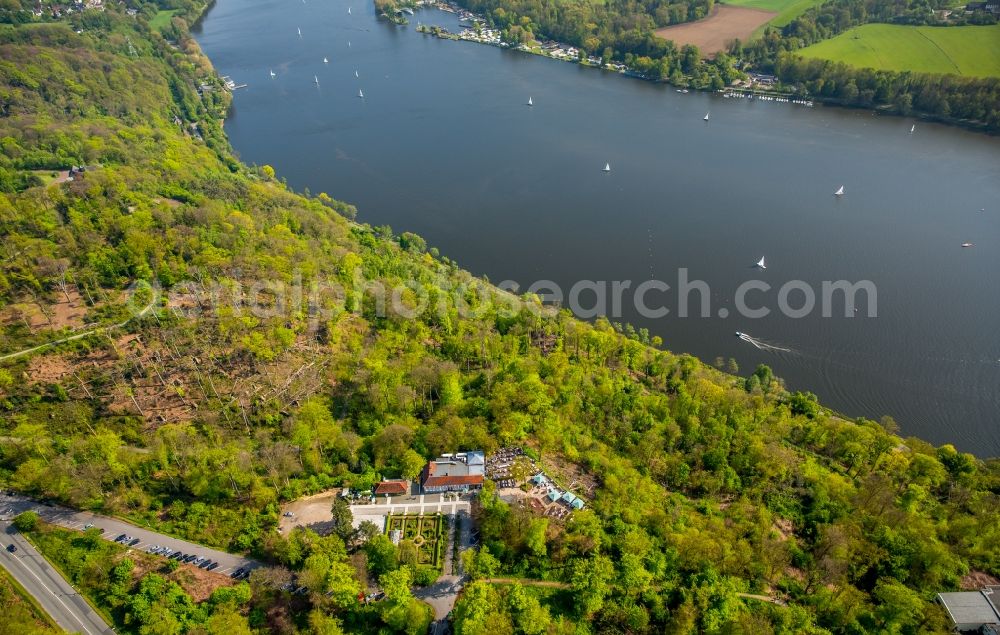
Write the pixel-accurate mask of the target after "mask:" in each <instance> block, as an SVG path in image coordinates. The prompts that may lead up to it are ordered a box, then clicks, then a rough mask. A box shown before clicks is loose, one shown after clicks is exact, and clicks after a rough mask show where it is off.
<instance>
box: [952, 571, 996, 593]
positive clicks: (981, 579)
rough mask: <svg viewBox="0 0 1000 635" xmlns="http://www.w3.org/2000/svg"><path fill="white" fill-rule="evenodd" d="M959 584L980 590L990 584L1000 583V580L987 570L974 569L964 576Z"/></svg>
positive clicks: (968, 588) (962, 586) (969, 588)
mask: <svg viewBox="0 0 1000 635" xmlns="http://www.w3.org/2000/svg"><path fill="white" fill-rule="evenodd" d="M958 585H959V587H960V588H962V589H966V590H969V591H973V590H976V591H978V590H979V589H984V588H986V587H988V586H997V585H1000V580H997V579H996V578H994V577H993V576H991V575H990V574H988V573H986V572H985V571H976V570H975V569H973V570H972V571H969V573H968V574H966V575H965V576H964V577H963V578H962V581H961V582H959V584H958Z"/></svg>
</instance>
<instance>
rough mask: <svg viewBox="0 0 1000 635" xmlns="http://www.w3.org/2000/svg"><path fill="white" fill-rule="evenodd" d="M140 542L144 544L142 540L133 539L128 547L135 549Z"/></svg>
mask: <svg viewBox="0 0 1000 635" xmlns="http://www.w3.org/2000/svg"><path fill="white" fill-rule="evenodd" d="M140 542H142V539H141V538H133V539H132V540H129V541H128V546H129V547H134V546H136V545H137V544H139V543H140Z"/></svg>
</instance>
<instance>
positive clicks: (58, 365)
mask: <svg viewBox="0 0 1000 635" xmlns="http://www.w3.org/2000/svg"><path fill="white" fill-rule="evenodd" d="M72 372H73V364H72V363H71V362H70V361H69V360H68V359H66V357H65V356H63V355H47V356H43V357H33V358H31V361H30V362H29V363H28V371H27V373H28V381H30V382H31V383H33V384H35V383H43V384H55V383H58V382H59V381H61V380H62V379H63V378H64V377H66V376H67V375H69V374H70V373H72Z"/></svg>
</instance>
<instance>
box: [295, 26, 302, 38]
mask: <svg viewBox="0 0 1000 635" xmlns="http://www.w3.org/2000/svg"><path fill="white" fill-rule="evenodd" d="M295 30H296V31H298V32H299V37H302V27H298V28H296V29H295Z"/></svg>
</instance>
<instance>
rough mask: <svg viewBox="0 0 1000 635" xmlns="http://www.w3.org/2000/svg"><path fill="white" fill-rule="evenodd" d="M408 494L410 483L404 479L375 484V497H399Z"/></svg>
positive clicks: (393, 479)
mask: <svg viewBox="0 0 1000 635" xmlns="http://www.w3.org/2000/svg"><path fill="white" fill-rule="evenodd" d="M409 493H410V481H408V480H406V479H405V478H392V479H388V480H385V481H380V482H378V483H376V484H375V495H376V496H399V495H400V494H409Z"/></svg>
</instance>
